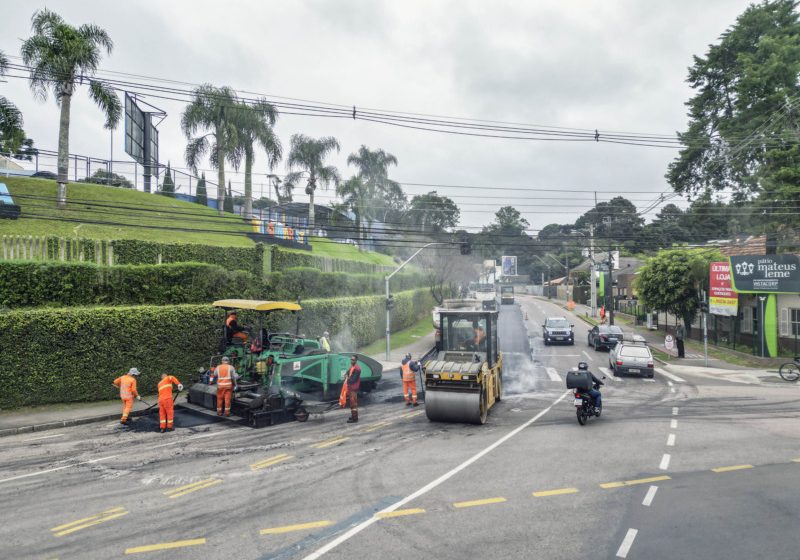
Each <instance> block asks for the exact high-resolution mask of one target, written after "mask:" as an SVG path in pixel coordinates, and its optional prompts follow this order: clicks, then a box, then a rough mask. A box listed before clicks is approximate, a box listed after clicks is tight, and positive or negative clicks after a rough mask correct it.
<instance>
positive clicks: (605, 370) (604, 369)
mask: <svg viewBox="0 0 800 560" xmlns="http://www.w3.org/2000/svg"><path fill="white" fill-rule="evenodd" d="M597 369H599V370H600V371H601V372H602V373H603V375H605V376H606V377H610V378H611V379H613V380H614V381H622V379H620V378H619V377H617V376H616V375H614V372H612V371H611V370H610V369H608V368H607V367H600V368H597Z"/></svg>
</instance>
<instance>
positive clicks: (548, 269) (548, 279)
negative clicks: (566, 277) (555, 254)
mask: <svg viewBox="0 0 800 560" xmlns="http://www.w3.org/2000/svg"><path fill="white" fill-rule="evenodd" d="M533 256H534V257H536V258H537V259H539V260H540V261H541V262H542V264H543V265H544V266H546V267H547V281H548V282H549V281H550V263H549V262H547V261H546V260H544V259H543V258H542V257H540V256H539V255H533ZM559 264H561V263H559ZM542 295H544V272H542ZM547 298H548V299H549V298H550V290H548V291H547Z"/></svg>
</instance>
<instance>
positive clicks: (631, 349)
mask: <svg viewBox="0 0 800 560" xmlns="http://www.w3.org/2000/svg"><path fill="white" fill-rule="evenodd" d="M654 366H655V364H654V363H653V354H652V352H650V348H648V347H647V344H644V343H641V342H629V341H626V340H623V341H621V342H618V343H617V344H616V345H615V346H614V347H613V348H611V350H609V352H608V367H609V368H611V370H612V371H613V372H614V373H615V374H616V375H623V374H625V375H629V374H637V375H641V376H642V377H649V378H651V379H652V377H653V375H654V371H655V369H654Z"/></svg>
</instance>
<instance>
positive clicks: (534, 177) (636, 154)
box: [0, 0, 749, 229]
mask: <svg viewBox="0 0 800 560" xmlns="http://www.w3.org/2000/svg"><path fill="white" fill-rule="evenodd" d="M748 4H749V2H748V1H747V0H704V1H703V2H696V1H691V0H674V1H670V2H650V1H642V0H627V1H612V0H582V1H577V0H570V1H567V0H535V1H534V0H532V1H527V2H523V1H521V0H518V1H516V2H505V1H492V2H489V1H483V2H478V1H464V0H451V1H429V2H422V1H410V0H404V1H400V0H395V1H382V2H379V1H375V0H329V1H327V0H305V1H292V2H289V1H282V2H278V1H259V2H255V1H252V2H242V1H231V0H229V1H226V2H218V1H213V2H212V1H205V0H202V1H199V0H192V1H176V0H170V1H169V2H163V1H157V0H128V1H127V2H124V3H122V2H108V1H107V0H105V1H101V0H82V1H81V2H67V1H61V0H49V1H48V2H46V3H45V2H42V1H40V0H25V1H18V0H5V1H4V2H3V8H2V18H0V50H3V51H4V52H5V53H6V54H7V55H11V56H18V55H19V47H20V44H21V42H22V40H24V39H25V38H26V37H27V36H28V35H29V33H30V17H31V14H32V13H33V12H34V10H36V9H40V8H44V7H45V6H46V7H48V8H49V9H51V10H54V11H56V12H58V13H59V14H61V15H62V16H63V17H64V18H65V19H66V20H67V21H68V22H69V23H71V24H74V25H79V24H82V23H90V22H91V23H95V24H97V25H99V26H101V27H103V28H105V29H106V30H107V31H108V32H109V33H110V35H111V37H112V39H113V41H114V43H115V48H114V52H113V54H112V55H111V56H109V57H107V58H105V59H104V60H103V62H102V65H101V69H102V70H113V71H119V72H128V73H132V74H138V75H146V76H154V77H159V78H168V79H171V80H179V81H182V82H187V83H190V84H199V83H202V82H210V83H213V84H216V85H222V84H226V85H230V86H232V87H234V88H236V89H238V90H242V91H247V92H254V93H259V94H263V95H266V96H284V97H290V98H298V99H306V100H315V101H324V102H328V103H336V104H343V105H347V106H352V105H357V106H359V107H365V108H378V109H387V110H394V111H408V112H413V113H424V114H432V115H447V116H455V117H469V118H476V119H486V120H494V121H508V122H514V123H526V124H539V125H549V126H560V127H575V128H581V129H592V130H593V129H599V130H600V131H601V133H602V132H603V131H604V130H614V131H634V132H644V133H673V132H675V131H676V130H682V129H683V128H684V126H685V123H686V111H685V107H684V102H685V101H686V100H687V99H688V98H689V96H690V95H691V91H690V90H689V88H688V87H687V85H686V83H685V81H684V80H685V77H686V73H687V67H688V66H689V65H690V64H691V62H692V56H693V55H695V54H703V53H705V51H706V50H707V47H708V44H709V43H712V42H716V41H717V38H718V37H719V35H720V33H722V32H723V31H724V30H725V29H726V28H727V27H728V26H730V25H731V24H733V23H734V21H735V19H736V16H737V15H738V14H740V13H741V12H742V11H743V10H744V9H745V8H746V7H747V5H748ZM12 62H19V60H16V59H13V58H12ZM0 95H5V96H7V97H9V98H10V99H12V100H13V101H14V102H16V103H17V105H18V106H19V108H20V109H21V110H22V111H23V113H24V116H25V127H26V130H27V132H28V134H29V136H31V137H32V138H34V140H35V141H36V144H37V146H39V147H41V148H48V149H56V147H57V133H58V108H57V106H56V104H55V102H54V101H53V100H52V98H50V99H49V100H48V101H47V102H46V103H39V102H37V101H35V100H34V99H33V98H32V96H31V95H30V91H29V89H28V84H27V81H26V80H22V79H16V78H8V79H7V82H6V83H0ZM151 101H152V102H153V103H154V104H156V105H159V106H160V107H161V108H163V109H164V110H166V112H167V113H168V117H167V118H166V120H164V122H163V123H162V124H161V125H160V127H159V130H160V139H161V158H160V159H161V161H162V162H166V161H167V160H169V161H170V162H171V163H172V164H173V165H175V166H178V167H183V166H185V163H184V161H183V150H184V147H185V138H184V137H183V135H182V133H181V131H180V127H179V123H180V113H181V111H182V110H183V104H182V103H178V102H174V101H166V100H157V99H151ZM72 115H73V119H72V129H71V145H70V149H71V151H72V152H76V153H80V154H90V155H93V156H96V157H102V158H107V157H108V155H109V151H110V149H109V133H108V131H105V130H104V129H103V128H102V124H103V119H102V115H101V113H100V111H99V110H98V109H97V108H96V107H94V105H93V104H92V102H91V101H90V100H89V98H88V96H87V95H86V94H85V90H84V91H83V92H82V93H81V94H80V95H78V96H77V98H76V100H75V101H74V102H73V105H72ZM276 130H277V132H278V134H279V135H280V137H281V139H282V141H283V144H284V147H285V148H287V149H288V145H289V137H290V136H291V134H293V133H296V132H302V133H305V134H308V135H312V136H328V135H331V136H335V137H336V138H337V139H338V140H339V141H340V143H341V145H342V151H341V153H340V154H339V155H338V156H336V157H335V158H333V160H332V163H334V164H336V165H337V166H338V167H339V169H340V170H341V172H342V175H343V176H345V177H347V176H349V175H350V174H352V173H353V172H354V170H353V169H352V168H347V165H346V158H347V155H348V154H349V153H351V152H353V151H355V150H357V149H358V147H359V146H360V145H361V144H365V145H367V146H369V147H370V148H383V149H384V150H386V151H388V152H390V153H392V154H394V155H395V156H396V157H397V159H398V160H399V165H398V167H397V168H395V169H392V172H391V176H392V177H393V178H394V179H396V180H398V181H400V182H402V183H404V188H405V190H406V192H407V193H409V194H417V193H420V192H426V191H428V190H432V189H433V188H436V189H437V190H438V191H439V193H440V194H446V195H448V196H450V197H451V198H453V199H454V200H455V201H456V202H457V203H458V204H459V206H460V207H461V211H462V220H461V221H462V224H463V225H465V226H473V227H475V226H481V225H484V224H486V223H488V222H490V221H491V219H492V216H493V214H494V212H495V211H496V210H497V209H498V208H499V207H500V206H502V205H506V204H511V205H514V206H516V207H517V208H518V209H519V210H520V211H521V212H522V213H523V215H524V216H525V217H526V218H527V219H528V221H529V222H530V223H531V226H532V228H533V229H538V228H541V227H543V226H544V225H546V224H548V223H553V222H559V223H566V222H572V221H574V220H575V219H576V218H577V217H578V216H579V215H580V214H581V213H583V212H584V211H586V210H587V209H588V208H590V207H591V206H592V204H593V199H594V195H593V194H592V192H593V191H595V190H596V191H597V193H598V199H599V200H607V199H608V198H610V197H613V196H615V195H616V194H623V195H624V196H627V197H628V198H630V199H631V200H633V201H634V202H635V204H636V205H637V206H638V207H640V208H643V207H645V206H647V205H648V204H649V202H650V201H653V200H654V199H655V198H656V197H657V196H658V193H660V192H664V191H667V190H668V186H667V185H666V183H665V181H664V173H665V170H666V166H667V164H668V163H669V161H670V160H671V159H672V158H673V157H674V156H675V154H676V152H675V151H674V150H671V149H661V148H641V147H630V146H619V145H612V144H603V143H600V144H595V143H560V142H534V141H528V140H502V139H487V138H474V137H459V136H453V135H443V134H439V133H433V132H419V131H413V130H406V129H401V128H396V127H390V126H386V125H380V124H374V123H369V122H364V121H353V120H346V119H322V118H311V117H304V116H289V115H286V116H283V117H282V118H280V120H279V122H278V125H277V127H276ZM122 141H123V132H122V127H120V128H119V129H118V130H117V131H116V132H115V133H114V159H119V160H129V158H128V157H127V156H126V155H125V154H124V153H123V152H122V149H121V147H122ZM120 167H122V166H121V164H120ZM206 167H208V166H207V165H206ZM256 171H257V172H259V173H266V172H267V169H266V163H265V158H264V157H261V158H260V159H259V160H257V161H256ZM275 172H276V173H284V172H285V168H284V167H283V165H282V164H281V165H280V166H279V168H278V169H276V171H275ZM233 181H234V190H237V186H238V188H239V189H240V188H241V186H240V185H237V183H239V182H241V177H236V176H234V177H233ZM254 183H255V191H256V195H258V192H259V189H260V188H261V185H262V184H263V189H264V192H265V194H266V190H267V186H266V181H265V180H264V178H263V176H256V177H255V180H254ZM411 183H416V184H431V185H450V186H439V187H423V186H414V185H410V184H411ZM453 185H470V186H479V187H486V188H485V190H484V189H459V188H454V187H451V186H453ZM140 188H141V187H140ZM510 188H525V189H526V190H513V191H512V190H504V189H510ZM568 190H585V191H587V192H583V193H575V192H566V191H568ZM332 196H333V193H332V192H330V191H329V192H327V193H326V192H322V193H321V195H320V197H319V198H320V199H321V200H322V201H326V200H329V199H330V198H331V197H332ZM297 198H298V199H302V197H301V196H300V197H297Z"/></svg>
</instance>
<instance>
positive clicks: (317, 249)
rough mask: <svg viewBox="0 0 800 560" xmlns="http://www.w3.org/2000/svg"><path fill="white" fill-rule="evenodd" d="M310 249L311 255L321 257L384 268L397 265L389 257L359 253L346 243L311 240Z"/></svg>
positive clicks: (317, 238) (366, 252)
mask: <svg viewBox="0 0 800 560" xmlns="http://www.w3.org/2000/svg"><path fill="white" fill-rule="evenodd" d="M311 247H312V248H313V254H315V255H319V256H323V257H332V258H334V259H344V260H348V261H359V262H365V263H371V264H378V265H386V266H396V264H397V263H395V262H394V259H393V258H392V257H391V256H389V255H384V254H383V253H373V252H372V251H359V250H358V248H356V247H354V246H353V245H350V244H348V243H336V242H335V241H330V240H327V239H321V238H319V237H312V238H311Z"/></svg>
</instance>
